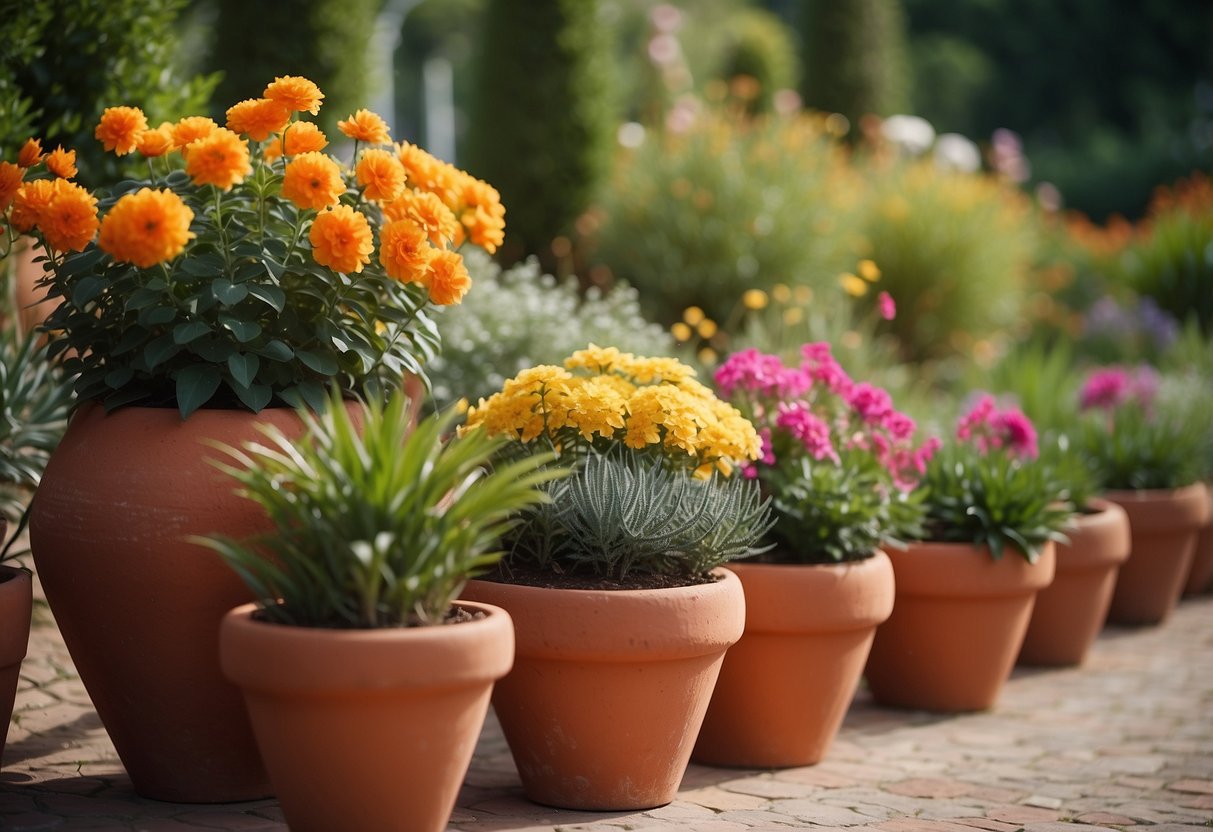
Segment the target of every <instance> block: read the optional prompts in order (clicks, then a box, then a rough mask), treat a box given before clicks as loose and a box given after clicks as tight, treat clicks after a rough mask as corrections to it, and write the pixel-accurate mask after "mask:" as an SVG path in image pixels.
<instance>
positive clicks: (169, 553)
mask: <svg viewBox="0 0 1213 832" xmlns="http://www.w3.org/2000/svg"><path fill="white" fill-rule="evenodd" d="M265 423H269V424H274V425H276V426H278V427H279V428H281V429H282V430H284V431H286V432H288V433H292V432H293V433H299V432H301V431H302V425H301V422H300V420H299V418H298V416H297V415H296V413H295V412H294V411H293V410H289V409H285V408H282V409H268V410H264V411H262V412H261V413H260V414H257V415H254V414H252V413H247V412H243V411H234V410H199V411H197V412H195V413H194V414H193V415H192V416H190V418H189V419H187V420H185V421H182V420H181V418H180V416H179V415H178V413H177V411H176V410H175V409H171V408H143V407H129V408H122V409H119V410H116V411H114V412H113V413H111V414H109V415H106V414H105V413H104V411H103V410H102V409H101V407H99V406H97V405H95V404H92V403H86V404H85V405H83V406H82V407H81V408H80V410H79V411H78V412H77V413H76V414H75V415H74V417H73V418H72V420H71V422H70V423H69V425H68V430H67V432H66V434H65V435H64V437H63V440H62V442H61V443H60V445H59V447H58V448H57V449H56V451H55V452H54V454H53V455H52V457H51V459H50V462H49V464H48V466H47V469H46V472H45V474H44V476H43V478H42V482H41V484H40V486H39V488H38V491H37V494H36V495H35V497H34V502H33V514H32V518H31V522H30V544H31V549H32V551H33V557H34V563H35V565H36V568H37V571H38V576H39V578H40V580H41V581H42V585H43V588H44V589H45V591H46V597H47V601H48V602H49V603H50V607H51V611H52V612H53V613H54V615H55V619H56V621H57V622H58V624H59V629H60V631H61V632H62V633H63V639H64V642H65V643H66V645H67V648H68V651H69V652H70V653H71V656H72V661H73V662H74V663H75V665H76V668H77V670H78V671H79V673H80V678H81V680H82V681H83V682H84V686H85V688H86V689H87V690H88V694H89V696H90V697H91V699H92V701H93V704H94V706H96V709H97V714H98V715H99V716H100V718H101V721H102V723H103V724H104V725H105V729H106V731H108V732H109V735H110V738H111V739H112V740H113V742H114V747H115V748H116V749H117V752H118V756H119V757H120V758H121V760H122V763H123V765H124V766H125V767H126V770H127V772H128V774H129V775H130V777H131V781H132V783H133V784H134V787H135V790H136V791H137V792H138V793H139V794H141V795H143V796H144V797H151V798H156V799H159V800H169V801H175V802H183V803H218V802H227V801H237V800H250V799H254V798H259V797H265V796H267V795H269V794H270V791H271V790H270V783H269V778H268V776H267V775H266V773H265V770H264V767H263V766H262V764H261V759H260V756H259V755H258V753H257V747H256V743H255V742H254V740H253V733H252V729H251V727H250V726H249V722H248V715H247V713H246V712H245V709H244V702H243V701H242V700H241V698H240V692H239V691H238V690H237V689H236V688H235V686H233V685H232V684H231V683H230V682H228V681H227V680H226V679H224V678H223V675H222V673H220V670H219V622H220V620H221V619H222V618H223V616H224V614H225V613H226V612H227V611H228V610H230V609H232V608H233V607H236V606H238V605H240V604H243V603H246V602H248V601H251V600H253V599H252V597H251V593H250V592H249V591H248V589H246V588H245V586H244V584H243V582H242V581H241V580H240V579H239V578H238V577H237V576H236V574H235V572H233V571H232V570H231V569H230V568H228V567H227V566H226V565H225V564H224V563H223V561H222V560H221V559H220V558H219V556H218V555H217V554H216V553H214V552H213V551H211V550H210V549H207V548H205V547H203V546H199V545H197V544H194V543H190V542H188V538H189V537H190V536H191V535H206V534H211V533H220V534H225V535H230V536H232V537H236V538H243V537H246V536H249V535H252V534H255V533H260V532H262V531H265V530H267V529H268V527H269V521H268V519H267V518H266V517H265V515H264V513H263V511H262V510H261V509H260V508H259V507H257V506H256V505H255V504H254V503H253V502H251V501H249V500H246V499H243V498H241V497H238V496H236V495H235V494H234V493H233V490H232V489H233V483H232V481H231V480H230V479H229V478H228V477H226V476H225V475H223V474H222V473H220V472H219V471H218V470H217V469H216V468H215V467H214V466H213V465H212V464H210V462H209V460H211V459H217V458H219V457H220V454H219V452H218V451H216V450H214V449H213V448H211V447H209V446H208V445H207V444H205V443H206V442H207V441H208V440H217V441H220V442H223V443H225V444H228V445H239V444H241V443H243V442H245V441H250V440H256V439H260V438H262V434H261V433H260V432H259V431H258V430H257V429H256V425H258V424H265Z"/></svg>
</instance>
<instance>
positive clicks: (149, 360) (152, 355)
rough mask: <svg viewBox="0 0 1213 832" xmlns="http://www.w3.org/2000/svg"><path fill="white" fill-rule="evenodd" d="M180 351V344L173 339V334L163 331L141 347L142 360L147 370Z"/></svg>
mask: <svg viewBox="0 0 1213 832" xmlns="http://www.w3.org/2000/svg"><path fill="white" fill-rule="evenodd" d="M180 351H181V345H180V344H178V343H177V342H176V341H174V340H173V336H172V335H170V334H168V333H165V334H164V335H161V336H159V337H158V338H155V339H153V340H152V342H151V343H150V344H148V345H147V346H146V347H144V348H143V361H144V363H145V364H147V368H148V369H149V370H151V369H154V368H155V367H157V366H159V365H160V364H163V363H164V362H165V361H168V360H169V359H170V358H172V357H173V356H174V355H176V354H177V353H178V352H180Z"/></svg>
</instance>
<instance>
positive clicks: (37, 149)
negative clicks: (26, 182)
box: [17, 139, 42, 168]
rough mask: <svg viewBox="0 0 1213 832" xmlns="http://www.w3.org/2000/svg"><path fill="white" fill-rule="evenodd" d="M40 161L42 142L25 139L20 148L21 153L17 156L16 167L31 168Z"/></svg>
mask: <svg viewBox="0 0 1213 832" xmlns="http://www.w3.org/2000/svg"><path fill="white" fill-rule="evenodd" d="M41 161H42V142H40V141H38V140H37V139H26V140H25V144H23V145H22V146H21V152H20V153H18V154H17V165H18V166H19V167H23V168H32V167H33V166H34V165H36V164H38V163H39V162H41Z"/></svg>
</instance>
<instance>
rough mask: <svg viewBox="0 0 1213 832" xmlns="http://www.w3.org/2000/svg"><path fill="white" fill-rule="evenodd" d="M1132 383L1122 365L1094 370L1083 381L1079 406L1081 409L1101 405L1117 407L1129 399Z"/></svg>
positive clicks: (1079, 395) (1107, 407) (1103, 406)
mask: <svg viewBox="0 0 1213 832" xmlns="http://www.w3.org/2000/svg"><path fill="white" fill-rule="evenodd" d="M1131 390H1132V383H1131V381H1130V379H1129V374H1128V372H1126V371H1125V370H1124V368H1122V367H1106V368H1103V369H1100V370H1095V371H1094V372H1093V373H1091V374H1090V375H1089V376H1087V380H1086V381H1085V382H1083V385H1082V390H1081V391H1079V394H1078V400H1079V406H1080V407H1081V408H1082V409H1083V410H1089V409H1090V408H1092V407H1102V408H1106V409H1108V410H1112V409H1114V408H1117V407H1119V406H1120V405H1121V404H1123V403H1124V402H1126V401H1128V400H1129V395H1130V392H1131Z"/></svg>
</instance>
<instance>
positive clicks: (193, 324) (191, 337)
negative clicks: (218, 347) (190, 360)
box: [173, 321, 211, 344]
mask: <svg viewBox="0 0 1213 832" xmlns="http://www.w3.org/2000/svg"><path fill="white" fill-rule="evenodd" d="M210 332H211V328H210V327H209V326H207V325H206V324H204V323H202V321H188V322H186V323H183V324H177V325H176V326H175V327H173V340H174V341H176V342H177V343H178V344H188V343H189V342H190V341H195V340H197V339H199V338H201V337H203V336H204V335H209V334H210Z"/></svg>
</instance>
